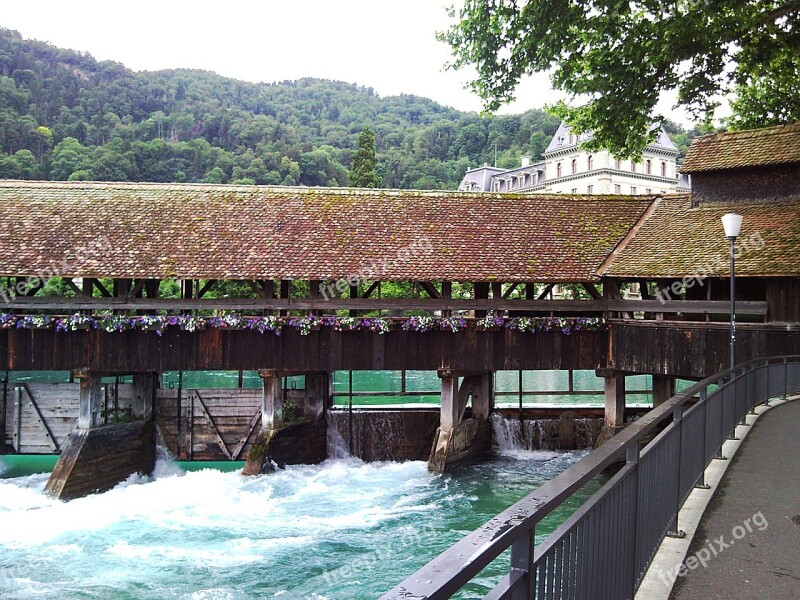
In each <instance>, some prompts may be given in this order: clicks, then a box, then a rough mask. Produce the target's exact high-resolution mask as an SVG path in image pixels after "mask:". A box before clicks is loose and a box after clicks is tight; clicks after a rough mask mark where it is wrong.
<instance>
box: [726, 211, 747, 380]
mask: <svg viewBox="0 0 800 600" xmlns="http://www.w3.org/2000/svg"><path fill="white" fill-rule="evenodd" d="M742 219H743V217H742V215H737V214H736V213H727V214H725V215H722V227H723V228H724V229H725V237H726V238H728V241H730V253H731V370H733V367H734V366H735V365H736V265H735V261H734V244H735V243H736V238H737V237H739V231H741V229H742Z"/></svg>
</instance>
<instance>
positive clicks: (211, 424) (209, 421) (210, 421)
mask: <svg viewBox="0 0 800 600" xmlns="http://www.w3.org/2000/svg"><path fill="white" fill-rule="evenodd" d="M194 397H195V398H196V399H197V406H198V407H199V408H200V414H201V415H202V417H203V419H204V420H205V422H206V425H208V429H209V431H210V432H211V433H212V435H213V436H214V438H215V439H216V442H217V446H219V449H220V450H222V454H224V455H225V458H227V459H228V460H232V456H231V451H230V450H228V446H227V444H226V443H225V440H224V439H223V438H222V435H221V434H220V432H219V428H218V427H217V424H216V422H215V421H214V417H212V416H211V413H210V412H208V408H207V407H206V404H205V402H203V398H202V397H201V396H200V392H199V391H198V390H194ZM188 447H189V448H191V444H189V445H188ZM190 452H191V450H190Z"/></svg>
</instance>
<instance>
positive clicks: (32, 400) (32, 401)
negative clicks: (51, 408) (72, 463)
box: [19, 383, 59, 454]
mask: <svg viewBox="0 0 800 600" xmlns="http://www.w3.org/2000/svg"><path fill="white" fill-rule="evenodd" d="M19 387H20V389H21V390H22V392H23V394H24V396H27V402H28V404H29V405H30V407H31V409H33V412H34V414H35V415H36V420H37V422H38V424H39V427H40V428H41V429H42V430H44V437H45V438H46V439H47V443H48V444H49V445H50V449H51V450H52V451H53V453H54V454H58V452H59V447H58V441H57V440H56V438H55V437H54V436H53V432H52V431H50V427H48V425H47V421H45V420H44V417H43V416H42V411H40V410H39V405H38V404H36V399H35V398H34V397H33V394H31V390H30V389H29V388H28V386H27V385H25V384H24V383H22V384H20V386H19ZM23 401H24V399H23Z"/></svg>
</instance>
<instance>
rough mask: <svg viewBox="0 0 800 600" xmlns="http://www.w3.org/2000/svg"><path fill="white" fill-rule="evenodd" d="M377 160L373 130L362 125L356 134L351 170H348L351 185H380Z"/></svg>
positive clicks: (372, 186)
mask: <svg viewBox="0 0 800 600" xmlns="http://www.w3.org/2000/svg"><path fill="white" fill-rule="evenodd" d="M377 167H378V161H377V159H376V157H375V132H374V131H372V129H370V128H369V127H364V129H362V130H361V133H360V134H358V147H357V148H356V151H355V152H354V153H353V170H352V171H350V185H352V186H353V187H367V188H374V187H380V184H381V178H380V177H379V176H378V171H377Z"/></svg>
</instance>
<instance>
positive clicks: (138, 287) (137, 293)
mask: <svg viewBox="0 0 800 600" xmlns="http://www.w3.org/2000/svg"><path fill="white" fill-rule="evenodd" d="M145 281H147V280H146V279H137V280H136V284H135V285H134V286H133V288H132V289H131V291H130V292H128V298H141V297H142V290H143V289H144V284H145Z"/></svg>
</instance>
